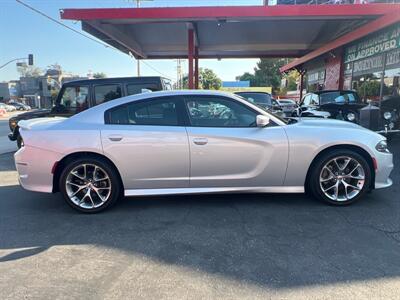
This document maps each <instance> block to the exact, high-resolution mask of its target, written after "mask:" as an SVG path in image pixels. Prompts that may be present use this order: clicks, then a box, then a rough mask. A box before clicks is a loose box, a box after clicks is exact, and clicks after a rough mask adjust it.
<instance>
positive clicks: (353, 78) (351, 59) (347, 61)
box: [301, 23, 400, 101]
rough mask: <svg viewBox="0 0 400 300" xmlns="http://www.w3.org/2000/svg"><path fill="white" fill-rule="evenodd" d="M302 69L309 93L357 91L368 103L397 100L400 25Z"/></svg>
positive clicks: (326, 54)
mask: <svg viewBox="0 0 400 300" xmlns="http://www.w3.org/2000/svg"><path fill="white" fill-rule="evenodd" d="M301 69H302V70H303V71H304V72H305V74H306V75H305V86H304V87H305V90H306V91H307V92H311V91H315V90H332V89H333V90H335V89H346V90H355V91H357V92H358V94H359V95H360V96H361V97H362V98H363V99H364V100H365V101H368V100H374V101H376V100H380V99H386V98H388V97H398V96H399V95H400V23H396V24H393V25H391V26H388V27H386V28H384V29H381V30H379V31H377V32H374V33H371V34H369V35H366V36H364V37H362V38H360V39H357V40H354V41H352V42H350V43H348V44H346V45H344V46H342V47H340V48H337V49H334V50H332V51H329V52H328V53H325V54H323V55H321V56H319V57H316V58H314V59H312V60H309V61H306V62H305V63H303V64H302V65H301ZM399 101H400V99H399Z"/></svg>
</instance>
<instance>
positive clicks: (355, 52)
mask: <svg viewBox="0 0 400 300" xmlns="http://www.w3.org/2000/svg"><path fill="white" fill-rule="evenodd" d="M397 48H400V24H397V25H396V26H394V27H391V28H389V29H385V30H384V31H380V32H379V33H376V34H373V35H370V36H368V37H367V38H364V39H363V40H361V41H360V42H358V43H356V44H354V45H352V46H350V47H348V48H346V50H345V56H344V62H345V63H348V62H352V61H355V60H359V59H363V58H367V57H370V56H373V55H377V54H381V53H384V52H387V51H390V50H393V49H397Z"/></svg>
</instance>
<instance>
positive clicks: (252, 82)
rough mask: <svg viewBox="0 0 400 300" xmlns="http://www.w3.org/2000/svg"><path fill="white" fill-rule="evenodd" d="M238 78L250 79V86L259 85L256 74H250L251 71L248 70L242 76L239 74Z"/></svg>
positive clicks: (242, 79)
mask: <svg viewBox="0 0 400 300" xmlns="http://www.w3.org/2000/svg"><path fill="white" fill-rule="evenodd" d="M236 79H237V80H240V81H250V86H257V82H256V76H255V75H254V74H250V73H249V72H246V73H244V74H243V75H241V76H237V77H236Z"/></svg>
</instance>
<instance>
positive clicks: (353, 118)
mask: <svg viewBox="0 0 400 300" xmlns="http://www.w3.org/2000/svg"><path fill="white" fill-rule="evenodd" d="M355 119H356V115H355V114H354V113H348V114H347V120H349V121H350V122H353V121H354V120H355Z"/></svg>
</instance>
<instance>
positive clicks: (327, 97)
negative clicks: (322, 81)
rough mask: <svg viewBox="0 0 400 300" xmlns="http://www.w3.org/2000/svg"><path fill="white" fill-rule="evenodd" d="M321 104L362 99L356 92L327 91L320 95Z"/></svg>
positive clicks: (351, 101)
mask: <svg viewBox="0 0 400 300" xmlns="http://www.w3.org/2000/svg"><path fill="white" fill-rule="evenodd" d="M319 97H320V101H321V105H323V104H328V103H360V102H361V100H360V98H359V97H358V95H357V93H355V92H344V91H335V92H326V93H322V94H320V95H319Z"/></svg>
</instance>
